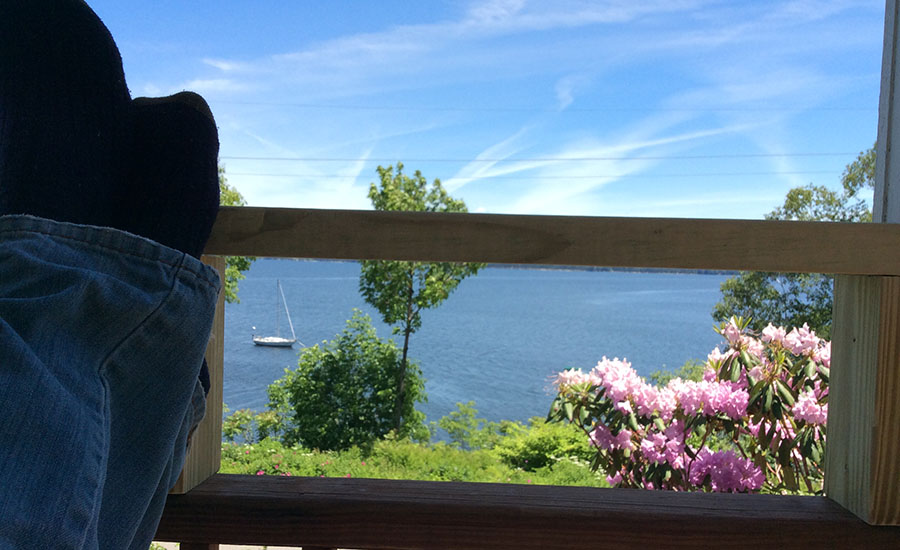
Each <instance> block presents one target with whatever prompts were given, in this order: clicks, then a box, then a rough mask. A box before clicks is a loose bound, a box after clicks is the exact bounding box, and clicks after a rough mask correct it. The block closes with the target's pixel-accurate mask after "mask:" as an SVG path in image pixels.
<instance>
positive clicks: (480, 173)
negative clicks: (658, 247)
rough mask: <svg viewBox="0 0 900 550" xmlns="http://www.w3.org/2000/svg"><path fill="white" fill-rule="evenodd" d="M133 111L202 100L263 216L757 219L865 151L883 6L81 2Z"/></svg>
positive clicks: (870, 1)
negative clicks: (406, 184)
mask: <svg viewBox="0 0 900 550" xmlns="http://www.w3.org/2000/svg"><path fill="white" fill-rule="evenodd" d="M89 3H90V4H91V6H92V7H93V8H94V10H95V11H96V12H97V13H98V14H99V15H100V17H101V18H102V19H103V20H104V21H105V22H106V24H107V26H108V27H109V28H110V30H111V31H112V33H113V36H114V37H115V38H116V41H117V43H118V45H119V49H120V50H121V52H122V57H123V61H124V66H125V73H126V77H127V79H128V83H129V87H130V88H131V92H132V94H133V95H134V96H138V95H166V94H170V93H174V92H177V91H180V90H183V89H188V90H194V91H196V92H199V93H201V94H202V95H203V96H204V97H206V99H207V100H208V101H209V103H210V106H211V107H212V110H213V113H214V114H215V116H216V120H217V123H218V126H219V134H220V141H221V151H220V155H221V162H222V163H223V164H224V165H225V167H226V172H227V175H228V179H229V182H230V183H231V184H233V185H234V186H236V187H237V188H238V190H240V191H241V193H243V195H244V196H245V197H246V198H247V200H248V202H249V203H250V204H251V205H254V206H285V207H296V208H351V209H368V208H370V205H369V201H368V199H367V197H366V193H367V191H368V187H369V184H370V183H371V182H373V181H375V178H376V176H377V175H376V172H375V168H376V167H377V166H378V165H388V164H394V163H395V162H396V161H402V162H403V163H404V164H405V165H406V171H407V172H412V171H414V170H417V169H418V170H421V171H422V173H423V174H424V175H425V176H426V177H427V178H428V179H429V180H431V179H434V178H440V179H441V181H442V182H443V183H444V185H445V186H446V187H447V188H448V190H449V191H450V192H451V194H452V195H453V196H455V197H457V198H462V199H464V200H465V201H466V203H467V205H468V207H469V210H470V211H472V212H496V213H516V214H565V215H591V216H672V217H699V218H761V217H762V216H763V215H764V214H765V213H766V212H768V211H770V210H772V208H774V207H775V206H777V205H779V204H780V203H781V201H782V200H783V197H784V194H785V193H786V192H787V190H788V189H790V188H791V187H794V186H797V185H804V184H806V183H817V184H825V185H829V186H838V185H839V179H840V175H841V172H842V170H843V168H844V166H845V165H846V164H847V163H849V162H851V161H852V160H853V159H854V158H855V156H856V154H857V153H858V152H859V151H861V150H863V149H866V148H868V147H870V146H871V145H872V144H873V143H874V141H875V135H876V126H877V115H878V113H877V106H878V93H879V78H880V70H881V48H882V34H883V19H884V2H880V1H875V0H867V1H843V0H836V1H827V0H824V1H792V2H788V1H783V2H770V1H753V2H745V1H738V0H733V1H710V0H663V1H657V0H640V1H637V0H624V1H618V0H607V1H604V0H598V1H593V2H577V1H567V0H560V1H527V0H495V1H490V0H488V1H483V2H468V1H462V0H452V1H437V0H429V1H421V2H409V1H395V0H382V1H379V2H374V1H372V2H362V1H332V2H316V1H312V0H306V1H299V0H298V1H288V2H233V1H229V0H217V1H211V0H194V1H191V2H183V1H181V0H158V1H154V2H122V1H121V0H102V1H101V0H93V1H91V0H89Z"/></svg>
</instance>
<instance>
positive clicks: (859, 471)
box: [825, 276, 882, 521]
mask: <svg viewBox="0 0 900 550" xmlns="http://www.w3.org/2000/svg"><path fill="white" fill-rule="evenodd" d="M881 286H882V284H881V279H880V278H879V277H861V276H838V277H836V278H835V286H834V321H833V323H834V324H833V326H832V340H831V346H832V348H831V383H830V386H829V395H828V444H827V446H826V448H825V494H827V495H828V496H829V497H830V498H832V499H834V500H835V501H836V502H839V503H840V504H841V505H842V506H844V507H846V508H847V509H848V510H850V511H851V512H853V513H854V514H856V515H858V516H859V517H861V518H863V519H865V520H867V521H868V520H869V519H871V517H870V505H869V503H870V500H871V497H870V489H871V479H872V470H871V466H872V464H871V458H872V455H871V450H872V444H873V439H872V435H873V426H874V424H875V399H874V396H875V381H876V376H877V372H878V327H879V320H880V311H881Z"/></svg>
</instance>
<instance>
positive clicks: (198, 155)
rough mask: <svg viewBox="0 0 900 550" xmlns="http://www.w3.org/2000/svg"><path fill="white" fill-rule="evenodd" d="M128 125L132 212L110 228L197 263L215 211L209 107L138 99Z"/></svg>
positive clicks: (184, 96) (184, 97)
mask: <svg viewBox="0 0 900 550" xmlns="http://www.w3.org/2000/svg"><path fill="white" fill-rule="evenodd" d="M132 124H133V135H134V139H133V141H132V152H131V157H130V173H129V177H128V186H127V196H126V198H125V202H126V203H128V204H130V205H132V206H133V207H132V208H130V209H127V210H126V209H123V210H122V212H121V213H122V214H123V216H122V218H121V219H118V220H115V221H114V223H115V226H116V227H120V228H122V229H125V230H126V231H129V232H131V233H136V234H138V235H143V236H144V237H148V238H150V239H153V240H155V241H157V242H159V243H162V244H164V245H166V246H169V247H171V248H175V249H177V250H181V251H182V252H186V253H188V254H190V255H192V256H194V257H196V258H199V257H200V254H201V253H202V252H203V247H204V246H205V245H206V241H207V240H208V239H209V233H210V231H211V230H212V225H213V222H214V221H215V219H216V214H217V213H218V210H219V173H218V155H219V141H218V133H217V130H216V125H215V123H214V121H213V119H212V114H211V113H210V112H209V107H208V106H207V105H206V102H205V101H204V100H203V98H201V97H200V96H198V95H197V94H192V93H190V92H182V93H180V94H176V95H174V96H170V97H167V98H161V99H146V98H138V99H135V100H134V102H133V110H132ZM161 159H164V160H165V161H164V162H161Z"/></svg>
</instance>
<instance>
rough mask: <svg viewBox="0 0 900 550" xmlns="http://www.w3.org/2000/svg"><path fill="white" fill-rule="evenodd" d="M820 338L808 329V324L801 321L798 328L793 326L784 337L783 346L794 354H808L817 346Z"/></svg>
mask: <svg viewBox="0 0 900 550" xmlns="http://www.w3.org/2000/svg"><path fill="white" fill-rule="evenodd" d="M819 342H820V339H819V337H818V336H816V333H815V332H814V331H812V330H809V325H807V324H806V323H803V326H802V327H800V328H794V329H793V330H792V331H790V332H789V333H788V334H787V336H785V337H784V347H786V348H787V349H789V350H791V353H793V354H794V355H809V354H812V352H814V351H816V349H817V348H818V347H819Z"/></svg>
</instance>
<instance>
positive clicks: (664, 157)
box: [219, 152, 859, 163]
mask: <svg viewBox="0 0 900 550" xmlns="http://www.w3.org/2000/svg"><path fill="white" fill-rule="evenodd" d="M857 154H859V153H858V152H853V153H725V154H718V155H646V156H636V157H627V158H623V157H616V156H596V157H531V158H474V159H471V158H407V159H404V160H403V162H404V163H410V162H465V163H473V162H595V161H606V160H617V161H631V160H692V159H726V158H782V157H792V158H799V157H846V156H851V155H857ZM219 158H220V159H222V160H260V161H287V162H395V161H397V159H396V158H392V157H369V158H352V157H253V156H222V157H219Z"/></svg>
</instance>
